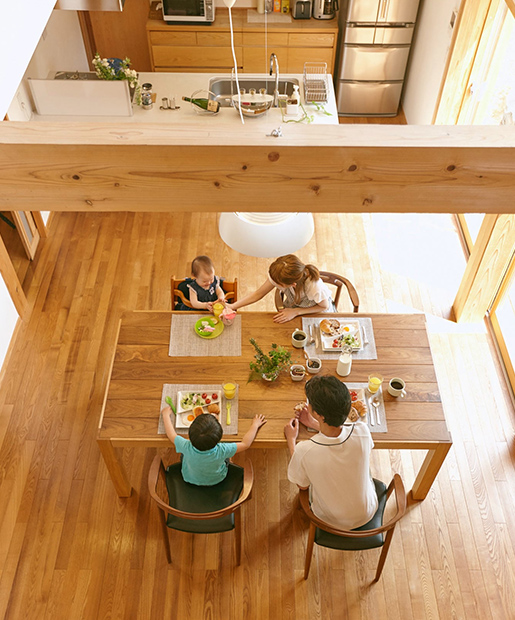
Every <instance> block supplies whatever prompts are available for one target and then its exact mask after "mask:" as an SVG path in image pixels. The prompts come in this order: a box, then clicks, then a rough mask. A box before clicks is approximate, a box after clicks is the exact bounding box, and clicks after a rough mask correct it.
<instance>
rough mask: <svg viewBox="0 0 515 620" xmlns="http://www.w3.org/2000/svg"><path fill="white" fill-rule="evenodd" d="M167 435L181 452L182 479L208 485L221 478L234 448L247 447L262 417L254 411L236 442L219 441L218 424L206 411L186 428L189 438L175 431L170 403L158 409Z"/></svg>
mask: <svg viewBox="0 0 515 620" xmlns="http://www.w3.org/2000/svg"><path fill="white" fill-rule="evenodd" d="M161 413H162V414H163V422H164V425H165V430H166V435H167V436H168V439H169V440H170V441H171V442H172V443H173V444H174V445H175V450H176V451H177V452H178V453H179V454H182V456H183V458H182V477H183V478H184V480H185V481H186V482H189V483H191V484H196V485H198V486H212V485H214V484H218V483H219V482H222V480H223V479H224V478H225V477H226V476H227V469H228V468H227V462H226V459H230V458H231V457H233V456H234V455H235V454H237V453H238V452H244V451H245V450H248V448H250V446H251V445H252V442H253V441H254V439H255V438H256V435H257V432H258V430H259V428H260V427H261V426H263V424H266V419H265V417H264V416H263V415H260V414H258V415H256V416H254V419H253V420H252V424H251V425H250V428H249V430H248V431H247V432H246V433H245V435H244V436H243V439H242V440H241V441H239V442H228V443H220V440H221V439H222V435H223V431H222V425H221V424H220V422H219V421H218V420H217V419H216V418H215V416H213V415H211V414H210V413H203V414H202V415H199V416H197V417H196V418H195V419H194V420H193V422H192V423H191V426H190V427H189V429H188V436H189V441H188V440H187V439H185V438H184V437H181V436H180V435H178V434H177V432H176V430H175V428H174V426H173V424H172V420H171V419H170V416H171V415H173V414H172V410H171V409H170V407H164V409H163V410H162V412H161Z"/></svg>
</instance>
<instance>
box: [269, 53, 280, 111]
mask: <svg viewBox="0 0 515 620" xmlns="http://www.w3.org/2000/svg"><path fill="white" fill-rule="evenodd" d="M274 62H275V88H274V108H277V107H278V106H279V61H278V60H277V56H276V55H275V54H273V53H272V54H270V75H272V72H273V70H274Z"/></svg>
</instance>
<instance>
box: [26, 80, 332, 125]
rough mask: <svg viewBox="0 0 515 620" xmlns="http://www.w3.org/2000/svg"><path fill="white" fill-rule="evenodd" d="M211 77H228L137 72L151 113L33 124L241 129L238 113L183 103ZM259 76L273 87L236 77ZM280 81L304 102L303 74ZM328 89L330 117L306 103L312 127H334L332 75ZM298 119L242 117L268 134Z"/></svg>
mask: <svg viewBox="0 0 515 620" xmlns="http://www.w3.org/2000/svg"><path fill="white" fill-rule="evenodd" d="M213 77H224V78H230V74H227V73H226V74H212V73H140V74H139V81H140V84H144V83H147V82H148V83H150V84H152V91H153V92H154V93H155V94H156V102H155V103H154V106H153V108H152V109H151V110H144V109H143V108H142V107H141V106H138V105H133V115H132V116H75V115H70V116H51V115H39V114H34V115H33V117H32V119H31V120H33V121H46V122H49V121H50V122H54V121H66V122H70V121H73V122H95V123H96V122H99V123H166V124H170V125H183V124H185V123H186V124H188V123H192V122H194V123H195V124H198V128H199V129H200V128H207V127H208V126H209V127H213V128H215V127H216V128H222V127H223V128H227V129H230V128H234V129H236V128H237V127H238V126H241V120H240V117H239V114H238V112H237V111H236V110H235V109H234V108H230V107H228V108H220V111H219V112H218V114H216V115H213V114H209V113H203V112H202V111H200V110H199V112H197V111H196V110H195V108H194V106H193V105H192V104H190V103H188V102H187V101H182V97H183V96H185V97H191V95H192V94H193V93H195V92H196V91H198V90H204V91H206V90H207V88H208V84H209V80H210V79H211V78H213ZM253 77H259V78H261V79H264V78H265V77H266V78H267V79H268V81H269V82H270V83H271V84H273V83H274V80H275V78H274V77H273V76H264V75H263V74H259V75H258V74H248V73H243V74H239V78H240V80H243V79H249V78H253ZM280 77H281V79H282V78H286V79H291V78H295V79H297V80H298V83H299V90H300V93H301V97H302V100H303V101H304V89H303V75H302V74H284V75H280ZM327 86H328V102H327V103H325V104H324V108H325V110H326V111H327V112H328V113H329V115H327V114H324V112H323V111H320V110H318V109H317V107H316V106H315V105H313V104H306V105H305V108H306V112H307V114H308V115H309V116H312V117H313V124H316V125H335V124H336V125H337V124H338V114H337V109H336V99H335V94H334V88H333V82H332V76H330V75H328V76H327ZM198 96H199V97H202V96H204V97H206V96H207V93H200V94H199V95H198ZM163 97H167V98H168V99H172V98H175V104H176V105H177V106H180V109H179V110H160V109H159V107H160V105H161V99H162V98H163ZM301 116H302V115H301V114H299V115H298V116H287V115H284V117H283V114H282V113H281V110H280V109H279V108H271V109H270V110H269V111H268V112H267V113H266V114H263V115H262V116H260V117H257V118H249V117H245V126H246V127H248V128H251V127H252V128H263V130H264V131H265V132H266V133H267V134H269V133H270V132H271V131H272V130H273V129H275V128H277V127H278V126H279V125H282V126H283V131H284V127H285V125H288V126H295V125H296V126H298V125H302V126H303V127H308V126H309V124H308V123H307V122H303V123H298V122H295V121H298V120H299V119H300V118H301Z"/></svg>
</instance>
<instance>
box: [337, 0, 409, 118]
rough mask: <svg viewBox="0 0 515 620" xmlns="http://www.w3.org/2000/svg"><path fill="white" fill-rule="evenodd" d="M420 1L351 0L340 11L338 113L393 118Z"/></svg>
mask: <svg viewBox="0 0 515 620" xmlns="http://www.w3.org/2000/svg"><path fill="white" fill-rule="evenodd" d="M418 5H419V0H349V1H348V3H347V6H343V7H342V10H341V11H340V35H339V36H340V44H339V53H338V64H337V69H336V73H335V90H336V99H337V104H338V114H339V115H340V116H395V115H396V114H397V112H398V109H399V102H400V97H401V92H402V85H403V81H404V74H405V73H406V66H407V64H408V57H409V52H410V46H411V40H412V38H413V29H414V26H415V21H416V18H417V11H418Z"/></svg>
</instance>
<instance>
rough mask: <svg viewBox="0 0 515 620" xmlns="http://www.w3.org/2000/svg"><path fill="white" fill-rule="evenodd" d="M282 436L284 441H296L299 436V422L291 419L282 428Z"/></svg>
mask: <svg viewBox="0 0 515 620" xmlns="http://www.w3.org/2000/svg"><path fill="white" fill-rule="evenodd" d="M284 436H285V437H286V439H293V440H296V439H297V437H298V436H299V421H298V420H297V418H292V419H291V420H290V421H289V422H288V423H287V424H286V425H285V427H284Z"/></svg>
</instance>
